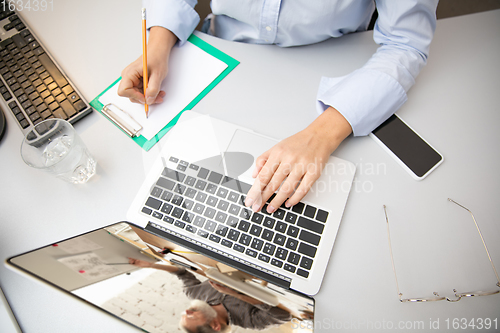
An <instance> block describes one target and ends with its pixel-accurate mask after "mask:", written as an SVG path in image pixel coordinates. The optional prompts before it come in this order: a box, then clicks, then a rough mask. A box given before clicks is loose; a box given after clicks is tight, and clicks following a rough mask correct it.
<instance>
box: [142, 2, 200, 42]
mask: <svg viewBox="0 0 500 333" xmlns="http://www.w3.org/2000/svg"><path fill="white" fill-rule="evenodd" d="M197 2H198V1H197V0H143V1H142V3H143V6H144V7H145V8H146V24H147V28H148V29H150V28H151V27H155V26H160V27H164V28H166V29H168V30H170V31H172V32H173V33H174V35H176V36H177V38H179V44H181V45H182V44H184V43H185V42H186V41H187V39H188V38H189V36H190V35H191V34H192V33H193V31H194V29H195V28H196V26H197V25H198V22H200V16H199V15H198V13H197V12H196V11H195V10H194V6H195V5H196V4H197Z"/></svg>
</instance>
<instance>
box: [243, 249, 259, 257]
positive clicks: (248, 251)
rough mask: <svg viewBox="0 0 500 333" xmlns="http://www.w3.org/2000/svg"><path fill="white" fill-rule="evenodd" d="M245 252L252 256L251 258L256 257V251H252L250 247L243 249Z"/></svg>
mask: <svg viewBox="0 0 500 333" xmlns="http://www.w3.org/2000/svg"><path fill="white" fill-rule="evenodd" d="M245 254H246V255H247V256H250V257H252V258H256V257H257V251H254V250H252V249H247V250H246V251H245Z"/></svg>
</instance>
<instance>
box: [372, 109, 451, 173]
mask: <svg viewBox="0 0 500 333" xmlns="http://www.w3.org/2000/svg"><path fill="white" fill-rule="evenodd" d="M372 134H373V135H374V136H375V137H377V138H378V139H379V140H380V141H381V142H382V143H383V144H384V145H385V146H386V147H387V148H388V149H389V150H390V151H391V152H392V153H394V155H395V156H396V157H397V158H398V159H399V160H400V161H401V162H403V163H404V164H405V165H406V166H407V167H408V168H409V169H410V170H411V171H412V172H413V173H414V174H415V175H416V176H417V177H418V178H423V177H424V176H425V175H426V174H427V173H428V172H429V171H430V170H432V169H433V168H434V167H436V166H437V165H438V164H439V163H440V162H441V161H442V160H443V157H442V156H441V155H440V154H439V153H438V152H437V151H436V150H435V149H434V148H432V147H431V146H430V145H429V144H428V143H427V142H426V141H425V140H424V139H422V138H421V137H420V136H419V135H418V134H417V133H415V131H413V130H412V129H411V128H410V127H409V126H408V125H407V124H406V123H404V122H403V121H402V120H401V119H400V118H399V117H398V116H396V115H392V116H391V117H390V118H389V119H387V120H386V121H385V122H384V123H382V124H381V125H380V126H379V127H377V128H376V129H375V130H374V131H373V132H372Z"/></svg>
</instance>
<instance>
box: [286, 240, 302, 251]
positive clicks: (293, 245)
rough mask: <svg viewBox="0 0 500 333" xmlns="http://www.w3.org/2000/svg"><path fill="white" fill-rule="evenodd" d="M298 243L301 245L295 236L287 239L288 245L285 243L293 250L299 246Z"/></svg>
mask: <svg viewBox="0 0 500 333" xmlns="http://www.w3.org/2000/svg"><path fill="white" fill-rule="evenodd" d="M298 245H299V242H298V241H297V240H295V239H293V238H288V239H287V240H286V245H285V247H286V248H287V249H290V250H292V251H295V250H296V249H297V246H298Z"/></svg>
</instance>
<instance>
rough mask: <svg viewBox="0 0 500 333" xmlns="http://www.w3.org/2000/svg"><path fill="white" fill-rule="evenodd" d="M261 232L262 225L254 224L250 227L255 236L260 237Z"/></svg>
mask: <svg viewBox="0 0 500 333" xmlns="http://www.w3.org/2000/svg"><path fill="white" fill-rule="evenodd" d="M261 232H262V227H261V226H258V225H255V224H252V226H251V227H250V234H251V235H253V236H255V237H259V236H260V233H261Z"/></svg>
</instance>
